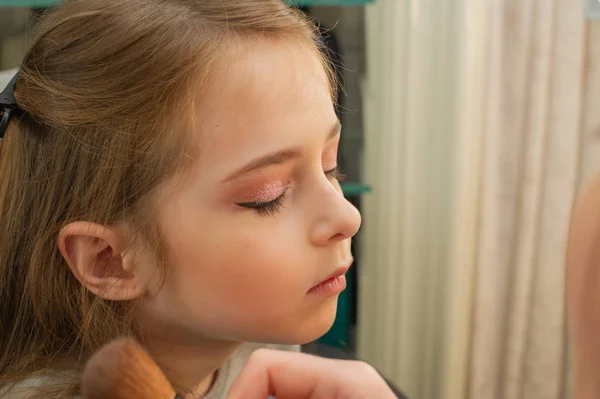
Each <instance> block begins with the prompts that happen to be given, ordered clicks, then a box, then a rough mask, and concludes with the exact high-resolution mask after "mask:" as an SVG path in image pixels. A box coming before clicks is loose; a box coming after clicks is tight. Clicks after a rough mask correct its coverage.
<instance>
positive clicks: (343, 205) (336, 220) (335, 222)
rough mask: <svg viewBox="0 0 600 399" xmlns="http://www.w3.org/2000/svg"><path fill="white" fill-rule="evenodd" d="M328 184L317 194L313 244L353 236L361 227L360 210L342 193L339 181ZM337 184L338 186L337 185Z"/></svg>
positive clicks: (314, 207) (314, 206)
mask: <svg viewBox="0 0 600 399" xmlns="http://www.w3.org/2000/svg"><path fill="white" fill-rule="evenodd" d="M326 184H327V186H324V187H321V188H322V189H321V190H319V191H318V193H315V194H316V199H315V203H314V204H313V209H314V210H315V211H316V214H317V216H316V218H315V219H314V223H313V225H312V228H311V231H310V238H311V242H312V244H313V245H318V246H321V245H327V244H330V243H332V242H337V241H342V240H345V239H348V238H351V237H353V236H354V235H355V234H356V233H357V232H358V229H359V228H360V224H361V216H360V212H358V209H356V207H355V206H354V205H352V204H351V203H350V202H349V201H348V200H347V199H346V198H345V197H344V195H343V194H342V191H341V189H340V188H339V185H337V183H334V184H335V185H332V184H331V183H330V182H327V183H326ZM336 186H337V187H336Z"/></svg>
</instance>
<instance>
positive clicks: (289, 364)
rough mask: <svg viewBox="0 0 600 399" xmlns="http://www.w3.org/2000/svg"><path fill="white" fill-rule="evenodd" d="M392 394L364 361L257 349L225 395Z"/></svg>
mask: <svg viewBox="0 0 600 399" xmlns="http://www.w3.org/2000/svg"><path fill="white" fill-rule="evenodd" d="M268 396H275V397H277V399H331V398H334V397H353V398H357V399H359V398H373V397H377V398H380V399H385V398H395V397H396V396H395V395H394V394H393V393H392V392H391V391H390V390H389V388H388V387H387V384H386V383H385V381H384V380H383V379H382V378H381V377H380V376H379V374H377V372H376V371H375V370H374V369H373V368H372V367H371V366H369V365H367V364H366V363H362V362H355V361H342V360H332V359H324V358H319V357H316V356H312V355H307V354H303V353H296V352H280V351H273V350H268V349H260V350H258V351H256V352H254V353H253V354H252V356H251V357H250V359H248V361H247V362H246V365H245V366H244V369H243V370H242V372H241V373H240V375H239V376H238V378H237V380H236V381H235V382H234V384H233V385H232V387H231V390H230V391H229V394H228V396H227V399H266V398H267V397H268Z"/></svg>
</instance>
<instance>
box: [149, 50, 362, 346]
mask: <svg viewBox="0 0 600 399" xmlns="http://www.w3.org/2000/svg"><path fill="white" fill-rule="evenodd" d="M243 54H244V55H243V56H242V57H241V58H238V59H236V60H235V61H232V62H229V63H228V67H227V68H224V69H223V70H222V71H221V72H220V75H219V76H218V77H217V79H216V81H215V84H214V85H213V86H212V87H210V88H209V90H208V93H207V94H206V96H205V97H203V101H202V102H201V103H202V104H201V105H199V106H198V107H197V110H196V114H195V115H194V118H195V122H196V130H195V144H194V145H195V146H196V147H195V151H196V152H197V154H196V155H197V156H196V157H195V158H196V160H195V161H194V162H193V164H192V166H191V170H190V171H187V172H186V173H187V174H186V177H185V179H184V182H183V184H180V183H178V184H175V183H173V187H176V188H175V190H174V193H173V194H171V195H169V196H168V197H167V198H166V200H165V201H164V202H163V204H162V205H161V209H160V211H159V219H160V223H161V224H162V225H163V229H164V230H163V231H164V236H165V240H166V244H167V252H168V253H169V257H168V258H169V259H168V261H169V265H168V267H167V274H166V280H165V283H164V285H162V286H161V288H160V290H158V292H156V293H155V295H154V296H153V298H154V299H152V300H150V301H149V302H147V303H146V307H147V308H146V309H145V312H144V313H145V314H146V315H152V320H153V321H154V322H155V325H160V326H164V328H165V331H168V335H169V337H171V338H173V339H176V340H177V341H178V342H180V343H182V342H190V343H191V342H194V341H197V340H198V339H225V340H234V341H254V342H271V343H304V342H308V341H311V340H314V339H316V338H317V337H319V336H321V335H323V334H324V333H325V332H326V331H327V330H328V329H329V328H330V326H331V324H332V323H333V320H334V318H335V313H336V305H337V297H338V294H339V292H340V291H341V289H342V288H343V279H337V280H336V281H334V283H332V284H325V287H324V286H323V285H321V286H320V287H318V288H315V287H317V286H319V284H320V283H322V282H323V281H325V280H327V279H328V278H329V277H331V276H338V275H342V274H343V273H344V272H345V271H346V270H347V268H349V267H350V264H351V263H352V255H351V253H350V240H351V237H352V236H354V234H356V232H357V230H358V228H359V226H360V222H361V218H360V215H359V213H358V211H357V210H356V209H355V208H354V207H353V206H352V205H351V204H350V203H349V202H348V201H347V200H346V199H345V198H344V196H343V195H342V191H341V189H340V185H339V183H338V182H337V180H336V179H335V171H336V167H337V153H338V144H339V140H340V125H339V121H338V119H337V117H336V114H335V112H334V108H333V104H332V101H331V96H330V92H329V86H328V82H327V77H326V74H325V72H324V71H323V68H322V67H321V65H320V63H319V60H318V59H317V57H316V56H315V55H313V54H311V52H309V51H307V50H305V49H304V48H300V47H298V48H291V46H283V45H277V44H273V43H268V42H260V41H257V42H255V43H253V44H252V45H251V46H250V48H248V49H245V50H244V51H243ZM167 183H168V184H169V182H167Z"/></svg>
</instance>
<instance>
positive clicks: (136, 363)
mask: <svg viewBox="0 0 600 399" xmlns="http://www.w3.org/2000/svg"><path fill="white" fill-rule="evenodd" d="M82 393H83V396H84V397H85V398H86V399H142V398H143V399H173V398H174V397H175V391H174V390H173V388H172V387H171V385H170V384H169V381H167V379H166V377H165V376H164V375H163V373H162V372H161V371H160V369H159V368H158V366H157V365H156V364H155V363H154V362H153V361H152V359H151V358H150V356H148V354H147V353H146V352H145V351H144V350H143V349H142V348H141V347H140V346H139V345H138V344H137V343H135V342H134V341H132V340H129V339H120V340H117V341H115V342H112V343H110V344H108V345H107V346H105V347H104V348H102V349H101V350H100V351H98V353H96V354H94V356H92V358H91V359H90V360H89V362H88V363H87V365H86V366H85V370H84V373H83V379H82Z"/></svg>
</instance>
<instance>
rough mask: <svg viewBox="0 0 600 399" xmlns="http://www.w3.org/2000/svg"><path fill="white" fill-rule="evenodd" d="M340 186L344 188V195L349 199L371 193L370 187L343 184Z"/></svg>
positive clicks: (348, 183) (359, 184) (349, 183)
mask: <svg viewBox="0 0 600 399" xmlns="http://www.w3.org/2000/svg"><path fill="white" fill-rule="evenodd" d="M340 185H341V186H342V191H343V192H344V195H345V196H347V197H356V196H359V195H362V194H366V193H368V192H370V191H371V188H370V187H369V186H367V185H365V184H361V183H352V182H343V183H341V184H340Z"/></svg>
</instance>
